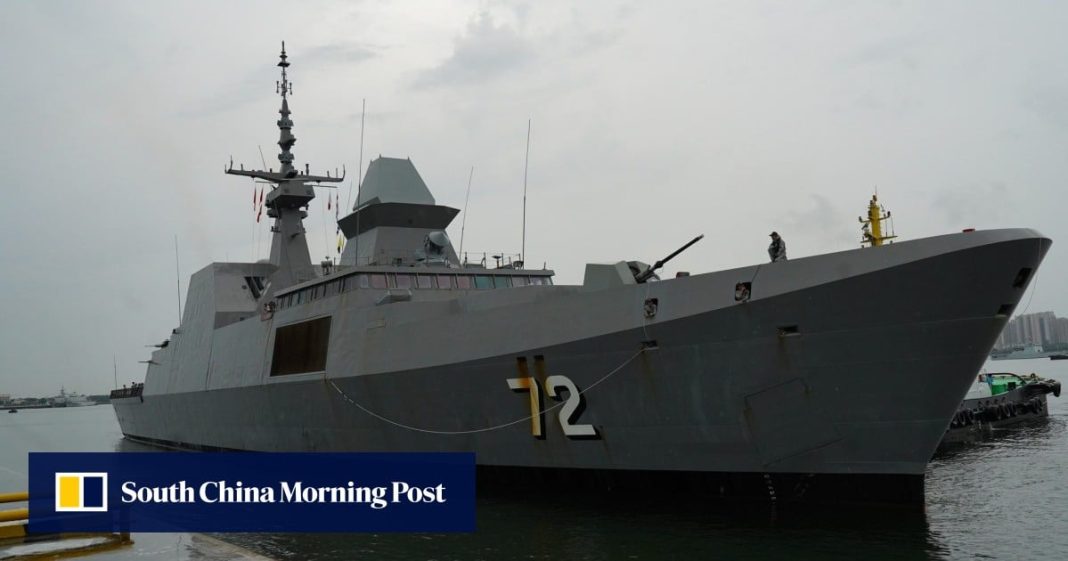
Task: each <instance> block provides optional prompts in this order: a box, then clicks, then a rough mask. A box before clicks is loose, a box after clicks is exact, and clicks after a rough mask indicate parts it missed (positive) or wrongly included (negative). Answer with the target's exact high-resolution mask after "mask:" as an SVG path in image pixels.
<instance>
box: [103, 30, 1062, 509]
mask: <svg viewBox="0 0 1068 561" xmlns="http://www.w3.org/2000/svg"><path fill="white" fill-rule="evenodd" d="M280 58H281V60H280V62H278V66H279V67H280V69H281V80H279V82H278V83H277V84H276V92H277V93H278V94H279V95H280V96H281V108H280V109H279V114H280V118H279V119H278V120H277V121H276V123H277V125H278V128H279V137H278V146H279V148H280V152H279V154H278V161H279V163H280V166H279V167H276V168H268V169H259V170H256V169H246V168H245V167H244V166H241V165H238V166H235V165H234V164H233V162H232V161H231V163H230V165H229V166H227V167H225V172H226V173H227V174H229V175H231V176H242V177H243V179H245V180H248V179H249V178H251V179H252V180H259V181H262V182H266V183H267V184H269V185H270V186H271V187H270V189H269V191H268V192H267V194H266V198H265V199H262V200H263V201H264V202H263V204H264V206H265V207H266V210H267V212H266V214H267V216H268V217H270V218H271V219H273V224H272V226H271V232H272V241H271V254H270V255H271V257H270V259H269V260H267V261H266V262H260V263H211V264H208V265H207V266H205V267H204V268H202V269H201V270H200V271H198V272H196V273H194V274H193V277H192V279H191V280H190V283H189V289H188V296H187V298H186V301H187V305H186V307H185V309H184V315H183V316H182V319H181V323H180V325H178V326H177V327H176V328H174V329H173V330H172V328H171V326H167V327H166V328H164V326H160V328H161V332H162V331H164V329H165V330H166V331H167V332H170V333H171V335H170V339H169V343H168V344H167V345H166V346H165V347H161V348H158V349H156V350H154V351H153V352H152V356H151V358H150V359H149V360H148V361H146V362H147V364H148V367H147V372H146V375H145V380H144V384H143V385H137V386H135V387H132V388H126V389H123V390H116V391H114V392H112V394H111V403H112V405H113V407H114V409H115V413H116V416H117V418H118V422H119V425H120V427H121V429H122V433H123V435H124V436H125V437H126V438H128V439H130V440H134V441H138V442H144V443H149V444H153V445H156V446H162V447H172V448H185V449H193V450H250V451H312V450H315V451H379V452H391V451H392V452H399V451H422V452H435V451H439V452H447V451H456V452H474V453H475V454H476V458H477V463H478V472H477V476H478V483H479V488H480V489H485V488H487V487H492V486H494V484H497V485H501V486H505V487H507V488H509V489H515V488H516V487H520V486H522V487H524V488H526V489H528V490H530V491H531V492H533V493H546V492H556V491H557V490H558V489H561V488H564V487H568V488H571V489H578V490H581V491H584V492H587V493H609V492H611V493H623V494H627V493H638V494H646V493H650V494H656V495H657V496H668V495H671V496H676V497H686V498H687V499H688V500H706V499H719V498H752V499H758V500H762V501H772V502H779V503H781V502H789V501H805V502H809V501H815V502H838V501H851V502H858V501H869V502H879V503H887V502H893V503H899V504H908V505H912V506H916V507H919V506H920V505H922V504H923V500H924V474H925V472H926V467H927V463H928V461H929V460H930V458H931V455H932V454H933V453H934V451H935V449H936V448H937V446H938V443H939V441H940V440H941V438H942V434H943V432H944V431H945V427H946V425H948V424H949V422H950V419H951V418H952V417H953V414H954V412H955V411H956V409H957V406H958V405H959V404H960V397H961V396H962V395H964V394H965V392H966V391H967V388H968V386H969V385H970V384H971V383H972V380H973V379H974V377H975V373H976V372H978V371H979V369H980V368H981V367H982V365H983V363H984V362H985V361H986V357H987V355H988V354H989V353H990V349H991V348H992V347H993V345H994V342H995V340H996V339H997V337H998V334H999V333H1000V332H1001V331H1002V329H1003V328H1004V327H1005V323H1006V322H1007V321H1008V316H1009V315H1010V314H1011V312H1012V310H1013V309H1014V308H1015V307H1016V305H1017V303H1018V302H1019V301H1020V299H1021V297H1022V296H1023V294H1024V291H1025V290H1026V289H1027V286H1028V284H1029V282H1030V281H1031V279H1032V278H1033V273H1034V272H1035V271H1036V270H1037V268H1038V266H1039V264H1040V263H1041V262H1042V259H1043V257H1044V256H1045V254H1046V252H1047V250H1048V249H1049V247H1050V244H1051V243H1052V242H1051V241H1050V240H1049V239H1048V238H1046V237H1045V236H1043V235H1042V234H1040V233H1038V232H1036V231H1034V230H1031V229H1026V228H1018V229H999V230H983V231H973V232H967V233H954V234H948V235H942V236H935V237H930V238H924V239H916V240H909V241H905V242H898V243H892V244H890V243H887V244H883V243H882V242H883V241H889V236H886V235H885V234H884V233H883V230H882V229H881V227H880V225H879V224H876V223H873V222H872V221H871V220H870V217H871V216H875V217H876V218H877V219H878V220H877V221H876V222H878V221H881V220H882V219H883V215H882V213H881V212H877V211H878V208H876V211H873V212H871V213H869V222H868V223H867V224H865V226H866V227H867V228H868V230H866V232H867V233H868V236H867V237H866V238H865V239H866V240H867V241H868V243H869V244H870V245H871V246H872V247H870V248H867V249H860V248H858V249H855V250H852V251H842V252H836V253H828V254H823V255H814V256H811V257H804V258H800V259H791V260H789V261H785V260H784V261H777V262H772V263H756V264H752V265H749V266H745V267H739V268H735V269H730V270H722V271H712V272H703V273H695V274H692V275H679V276H677V277H674V278H665V279H663V280H659V279H658V277H657V275H656V271H657V269H658V268H659V267H660V266H661V265H662V264H663V263H664V262H666V261H667V260H668V259H670V257H671V256H673V255H675V254H677V253H678V252H675V253H673V254H671V255H669V256H668V257H666V258H664V259H662V260H660V261H658V262H657V263H655V264H654V265H648V264H646V263H643V262H641V261H638V260H634V259H633V257H635V256H626V257H631V258H632V259H618V258H616V259H611V260H610V262H608V263H591V264H587V265H586V268H585V276H584V279H583V281H582V283H581V284H577V285H570V286H568V285H558V284H556V283H554V282H553V275H554V273H553V271H551V270H549V269H547V268H544V267H543V268H541V269H535V268H528V267H527V265H526V264H525V263H527V262H529V259H527V256H526V255H525V254H523V253H520V255H519V256H518V258H517V259H512V260H508V259H504V260H501V261H499V262H498V263H497V266H495V267H494V266H493V263H492V262H491V263H489V264H487V263H486V262H485V261H482V262H478V261H475V262H474V263H472V262H470V261H467V260H462V259H461V258H460V257H461V256H459V255H458V254H457V252H456V251H455V250H454V248H453V245H452V243H451V241H450V239H449V237H448V236H447V235H446V233H445V229H446V228H447V227H448V225H449V224H450V222H452V220H453V218H454V217H456V215H457V214H458V213H459V210H458V209H456V208H451V207H448V206H445V205H441V204H438V203H437V202H436V201H435V199H434V197H433V195H432V194H431V192H430V190H429V189H428V187H427V184H426V183H424V181H423V179H422V177H420V175H419V173H418V172H417V171H416V168H415V165H414V164H413V163H412V161H411V160H410V159H404V158H389V157H380V158H378V159H376V160H374V161H373V162H372V163H371V164H370V167H369V168H368V169H367V172H366V175H365V176H364V180H363V181H362V182H361V189H360V191H359V192H358V194H357V197H356V203H355V205H354V206H353V208H352V211H351V213H349V214H348V215H347V216H342V217H341V218H340V219H339V221H338V226H339V228H340V229H341V230H342V232H343V233H344V236H345V238H346V239H347V243H345V244H344V251H343V252H342V254H341V257H340V262H339V263H332V262H331V261H324V262H322V263H320V264H318V265H316V264H313V262H312V260H311V257H310V254H309V251H308V244H307V240H306V239H305V230H304V227H303V225H302V221H303V219H304V218H305V217H306V216H307V210H308V207H309V205H310V204H311V203H312V201H313V199H315V197H316V190H317V189H319V188H323V187H329V186H330V184H331V183H338V182H340V181H341V180H342V179H343V178H344V173H341V174H338V173H335V174H334V175H331V174H330V173H329V172H328V173H326V174H325V175H314V174H313V173H312V172H311V169H310V166H308V165H307V164H305V165H304V166H301V167H300V168H298V167H296V166H294V165H293V162H294V158H295V156H294V154H293V152H292V149H293V146H294V143H295V142H296V137H295V136H294V135H293V128H294V121H293V119H292V112H291V107H290V104H289V101H290V97H291V96H292V89H291V88H290V86H289V74H288V72H289V67H290V65H291V63H290V61H289V60H288V59H287V55H286V52H285V50H284V46H283V51H282V54H281V57H280ZM443 146H444V145H443ZM651 187H652V190H651V191H650V194H651V195H652V199H651V200H652V201H653V202H656V201H655V193H656V186H651ZM874 203H875V201H874V200H873V205H872V206H876V205H875V204H874ZM560 204H569V202H568V201H566V200H562V201H560ZM591 211H593V212H595V210H594V209H593V208H592V207H591ZM887 217H888V216H887ZM653 219H654V220H655V215H653ZM664 220H665V221H667V220H670V218H664ZM648 222H649V218H648V217H646V218H645V219H644V220H641V221H638V222H637V224H639V227H645V226H646V225H647V224H648ZM619 223H620V224H621V226H620V227H621V228H622V227H623V226H622V224H623V222H619ZM516 226H517V229H518V224H517V225H516ZM650 227H651V226H650ZM638 235H641V233H640V232H639V233H638ZM696 239H697V238H695V240H696ZM689 245H690V244H687V246H689ZM687 246H684V247H683V249H685V247H687ZM561 250H566V248H563V247H562V248H561ZM680 251H681V250H680ZM461 253H462V252H461ZM619 257H624V256H619ZM873 295H877V297H873ZM903 349H904V350H907V352H902V350H903ZM890 380H893V381H894V383H893V384H889V383H888V381H890ZM918 387H923V388H925V391H924V392H923V393H922V394H920V393H918V392H916V390H915V388H918ZM626 496H630V495H626Z"/></svg>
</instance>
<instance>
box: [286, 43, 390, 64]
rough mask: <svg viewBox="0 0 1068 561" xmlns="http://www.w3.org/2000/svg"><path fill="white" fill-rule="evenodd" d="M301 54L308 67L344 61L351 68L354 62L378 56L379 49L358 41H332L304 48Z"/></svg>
mask: <svg viewBox="0 0 1068 561" xmlns="http://www.w3.org/2000/svg"><path fill="white" fill-rule="evenodd" d="M299 54H300V57H301V59H302V60H304V61H305V62H306V64H307V65H308V67H315V66H322V65H327V64H334V63H343V64H346V65H347V66H346V68H351V67H352V65H354V64H358V63H360V62H363V61H365V60H369V59H372V58H375V57H377V56H378V50H377V49H375V48H372V47H369V46H367V45H361V44H357V43H330V44H327V45H320V46H318V47H312V48H310V49H307V50H303V51H301V52H300V53H299Z"/></svg>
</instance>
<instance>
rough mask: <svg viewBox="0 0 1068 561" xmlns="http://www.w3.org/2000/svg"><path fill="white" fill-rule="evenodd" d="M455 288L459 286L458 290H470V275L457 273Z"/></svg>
mask: <svg viewBox="0 0 1068 561" xmlns="http://www.w3.org/2000/svg"><path fill="white" fill-rule="evenodd" d="M456 288H459V289H460V290H470V289H471V277H469V276H467V275H459V276H457V277H456Z"/></svg>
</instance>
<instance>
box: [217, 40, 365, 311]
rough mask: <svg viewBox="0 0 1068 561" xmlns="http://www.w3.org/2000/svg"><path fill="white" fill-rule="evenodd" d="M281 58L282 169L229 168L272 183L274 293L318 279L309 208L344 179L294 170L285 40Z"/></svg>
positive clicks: (269, 206)
mask: <svg viewBox="0 0 1068 561" xmlns="http://www.w3.org/2000/svg"><path fill="white" fill-rule="evenodd" d="M279 58H280V59H281V60H280V61H279V62H278V66H279V67H280V68H281V69H282V79H281V81H278V82H275V92H276V93H278V94H280V95H281V96H282V107H281V109H279V110H278V113H279V114H280V115H281V118H279V119H278V147H279V148H281V149H282V151H281V152H280V153H279V154H278V161H279V162H280V163H281V167H280V168H279V170H278V171H277V172H276V171H274V168H271V169H267V170H246V169H245V166H244V165H242V166H241V167H240V168H239V169H234V162H233V160H232V159H231V160H230V166H229V167H228V168H226V173H227V174H230V175H241V176H245V177H251V178H254V179H261V180H264V181H267V182H269V183H272V184H273V185H272V187H271V192H270V193H268V194H267V197H266V200H265V202H264V206H266V207H267V216H269V217H271V218H274V224H273V225H272V226H271V232H273V236H272V238H271V260H270V262H271V264H272V265H275V266H277V267H278V269H277V270H276V271H275V272H274V273H273V274H272V275H271V288H272V289H273V290H272V292H273V291H277V290H280V289H282V288H285V287H287V286H291V285H294V284H297V283H300V282H304V281H306V280H311V279H313V278H315V268H314V267H313V266H312V261H311V255H310V254H309V253H308V242H307V240H305V239H304V234H305V230H304V225H303V220H304V218H306V217H307V216H308V213H307V211H306V209H307V207H308V204H309V203H311V201H312V200H313V199H314V198H315V189H314V188H315V187H333V185H323V183H340V182H341V181H344V180H345V172H344V168H342V172H341V173H340V174H338V173H336V172H335V173H334V175H333V176H331V175H330V172H327V173H326V175H325V176H324V175H312V174H311V173H310V171H309V169H308V166H305V169H304V171H303V172H301V171H298V170H297V169H296V168H294V167H293V152H292V151H291V149H292V148H293V145H294V144H296V142H297V137H295V136H293V132H292V131H293V120H292V119H290V115H291V114H292V113H291V112H290V111H289V98H288V96H290V95H293V84H292V83H290V82H289V76H288V73H287V71H286V70H287V69H288V68H289V64H290V63H289V61H288V60H287V58H288V57H287V55H286V44H285V42H284V41H283V42H282V54H281V55H280V56H279Z"/></svg>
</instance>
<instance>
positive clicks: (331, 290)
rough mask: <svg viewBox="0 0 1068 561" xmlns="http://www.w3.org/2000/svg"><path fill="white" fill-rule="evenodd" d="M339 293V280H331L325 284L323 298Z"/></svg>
mask: <svg viewBox="0 0 1068 561" xmlns="http://www.w3.org/2000/svg"><path fill="white" fill-rule="evenodd" d="M334 294H337V281H330V282H328V283H326V284H324V285H323V298H328V297H330V296H333V295H334Z"/></svg>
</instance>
